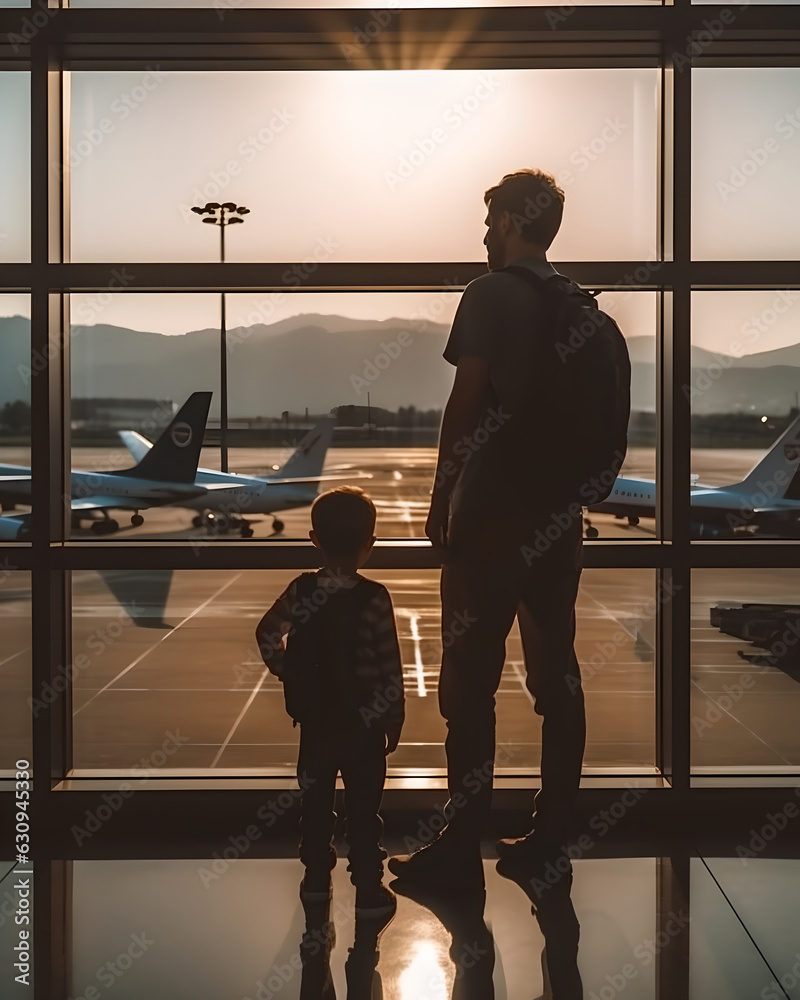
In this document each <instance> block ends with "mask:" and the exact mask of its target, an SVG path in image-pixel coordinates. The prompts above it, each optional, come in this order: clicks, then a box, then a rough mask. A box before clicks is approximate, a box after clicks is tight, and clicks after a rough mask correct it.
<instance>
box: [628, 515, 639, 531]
mask: <svg viewBox="0 0 800 1000" xmlns="http://www.w3.org/2000/svg"><path fill="white" fill-rule="evenodd" d="M638 523H639V518H638V517H636V515H635V514H633V515H631V517H629V518H628V524H629V525H630V526H631V527H632V528H635V527H636V525H637V524H638Z"/></svg>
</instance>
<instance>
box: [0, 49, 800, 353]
mask: <svg viewBox="0 0 800 1000" xmlns="http://www.w3.org/2000/svg"><path fill="white" fill-rule="evenodd" d="M27 88H28V81H27V76H26V75H25V74H20V73H4V74H0V121H2V124H3V126H4V132H5V134H6V135H15V136H20V137H22V138H21V140H20V142H19V143H17V142H14V143H4V144H2V145H0V210H1V214H0V260H3V259H5V260H22V259H25V257H26V255H27V253H28V228H27V226H28V215H29V212H28V203H29V197H28V188H27V172H28V163H27V138H26V136H27V131H28V107H27ZM693 93H694V121H695V133H696V136H695V149H694V156H695V171H694V182H693V190H694V198H693V200H694V204H695V208H696V215H695V240H694V247H695V253H696V254H697V255H698V256H711V257H725V256H727V257H729V258H730V257H733V258H735V257H739V258H743V257H746V256H748V255H750V256H752V257H754V258H759V257H761V258H765V257H769V256H773V257H789V258H794V257H797V249H798V245H799V240H800V237H798V232H800V199H798V198H797V197H796V196H795V195H796V191H797V190H798V180H800V107H798V105H800V69H795V68H770V69H746V70H741V69H739V70H724V69H723V70H719V69H714V70H695V71H694V91H693ZM656 99H657V72H656V71H655V70H560V71H558V70H536V71H531V70H519V71H516V70H515V71H491V72H488V71H487V72H478V71H460V70H459V71H447V72H445V71H440V70H425V71H389V72H377V71H376V72H357V73H348V72H330V73H325V74H322V73H319V72H280V71H278V72H270V73H265V72H260V73H259V72H254V73H245V72H234V73H231V72H224V73H210V72H208V73H171V74H166V75H162V74H160V73H159V71H158V70H157V69H156V70H155V71H154V72H150V73H139V72H136V73H74V74H72V125H71V133H70V150H71V153H70V158H71V161H72V170H71V173H72V221H73V259H75V260H87V261H103V260H113V261H129V262H133V263H131V264H129V266H128V271H129V273H130V274H131V275H133V278H132V281H131V286H130V287H131V289H135V284H136V282H135V274H136V267H135V261H136V260H144V259H149V260H164V261H171V260H188V261H192V260H197V261H200V260H214V259H216V258H217V253H218V230H217V229H216V227H211V226H204V225H202V223H201V222H200V220H199V218H198V217H197V216H195V215H194V214H192V213H191V212H189V210H188V209H189V207H190V206H191V205H192V204H195V203H198V202H199V203H201V204H202V203H204V202H205V201H206V200H209V199H212V200H228V199H234V200H236V201H238V203H240V204H241V203H244V204H246V205H247V206H248V207H250V208H251V209H252V212H251V214H250V215H249V216H248V217H247V218H246V221H245V223H244V225H242V226H237V227H231V228H230V229H229V231H228V238H227V242H228V259H229V260H242V261H245V260H247V261H258V260H303V259H305V260H307V261H308V262H309V263H311V262H313V261H314V260H317V259H318V260H330V261H357V260H362V259H363V260H385V261H403V260H429V261H435V260H448V259H453V260H480V261H483V260H485V251H484V248H483V245H482V240H483V235H484V232H485V228H484V225H483V219H484V215H485V210H484V206H483V201H482V192H483V191H484V190H485V188H486V187H487V186H489V185H490V184H492V183H495V182H496V181H497V180H499V178H500V177H501V176H502V174H503V173H504V172H505V171H507V170H509V169H515V168H517V167H519V166H521V165H530V164H539V165H542V166H544V167H546V168H548V169H551V170H552V171H553V172H554V173H555V174H556V176H557V178H558V179H559V180H560V181H561V183H562V186H563V187H564V188H565V192H566V197H567V202H566V210H565V218H564V224H563V227H562V231H561V233H560V234H559V236H558V237H557V239H556V242H555V243H554V245H553V247H552V248H551V257H552V258H553V259H554V260H558V259H584V260H587V259H637V258H640V259H641V258H643V259H646V258H649V257H652V256H653V250H654V242H655V226H654V220H655V212H656V190H657V175H656V165H655V157H656V128H657V116H656ZM795 111H796V114H795ZM795 122H796V123H797V125H796V126H795V124H794V123H795ZM734 123H735V127H733V126H734ZM21 152H22V155H20V154H21ZM748 160H753V161H754V162H755V161H756V160H759V161H763V162H762V163H760V165H759V164H756V167H757V169H753V168H751V167H749V166H748V165H747V161H748ZM736 170H742V171H744V173H746V174H747V176H744V174H742V181H741V183H739V175H738V174H736ZM737 185H738V186H737ZM728 187H730V188H731V190H728ZM745 236H746V238H745ZM288 280H293V279H292V278H291V277H289V279H288ZM774 300H775V293H773V292H736V293H727V292H724V293H722V292H721V293H697V294H696V295H695V297H694V303H693V306H694V308H693V342H694V343H696V344H700V345H702V346H704V347H707V348H708V349H710V350H715V351H719V352H721V353H730V352H731V350H732V349H733V348H732V344H736V343H737V342H741V341H742V340H743V338H742V331H743V330H744V329H745V328H746V329H747V330H749V331H750V334H749V336H747V337H745V338H744V342H743V345H742V349H740V350H739V353H749V352H751V351H762V350H771V349H774V348H775V347H779V346H784V345H786V344H790V343H795V342H797V341H798V340H800V337H798V335H797V326H798V323H797V317H798V310H797V308H796V303H795V301H794V299H792V300H791V301H788V302H784V301H781V303H779V308H778V309H775V308H773V306H774ZM23 301H24V300H22V299H20V298H17V297H14V296H3V297H1V298H0V314H9V313H14V312H23V311H24V305H23V304H21V303H23ZM654 302H655V298H654V296H652V295H644V294H636V295H618V296H616V307H617V309H618V310H619V312H618V316H619V319H620V323H621V325H622V326H623V329H624V330H625V332H626V334H628V335H630V336H635V335H641V334H649V333H652V332H653V331H654V311H653V310H654V305H653V304H654ZM456 303H457V296H456V295H454V294H452V293H350V292H346V293H336V292H325V293H310V292H305V291H303V290H302V283H301V284H300V286H299V289H295V290H292V289H288V288H287V290H286V293H285V295H284V296H283V300H282V301H280V300H279V299H278V297H277V296H276V295H275V293H270V292H262V293H256V294H253V295H229V296H228V312H229V318H228V321H229V325H231V326H235V325H238V324H239V323H242V324H245V325H249V323H252V322H257V321H263V322H272V321H275V320H278V319H282V318H284V317H286V316H287V315H292V314H296V313H300V312H318V313H323V314H325V313H336V314H339V315H345V316H350V317H354V318H374V319H385V318H389V317H393V316H400V317H403V318H411V317H415V316H424V317H427V318H429V319H436V320H440V321H442V322H445V323H449V321H450V319H451V317H452V313H453V311H454V309H455V306H456ZM73 307H74V309H73V319H74V321H75V322H82V323H91V322H105V323H115V324H118V325H122V326H129V327H132V328H134V329H143V330H156V331H159V332H163V333H183V332H185V331H187V330H192V329H198V328H201V327H206V326H216V325H217V324H218V322H219V320H218V315H219V297H218V296H217V295H203V294H200V293H191V294H189V293H187V294H176V295H167V294H162V295H155V294H150V293H138V294H125V295H123V294H118V295H113V296H109V295H108V293H103V292H100V293H94V294H91V295H85V296H77V295H76V296H74V297H73ZM754 320H755V321H756V322H755V329H756V330H757V335H754V334H753V328H754V327H753V323H754Z"/></svg>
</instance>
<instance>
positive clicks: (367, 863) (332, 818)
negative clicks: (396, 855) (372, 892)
mask: <svg viewBox="0 0 800 1000" xmlns="http://www.w3.org/2000/svg"><path fill="white" fill-rule="evenodd" d="M384 746H385V737H384V734H383V733H382V732H378V731H373V730H370V729H364V728H363V727H362V728H355V727H354V728H353V729H351V730H350V731H348V732H337V731H335V730H334V729H332V728H331V727H329V726H324V725H323V727H315V726H309V725H304V726H301V727H300V753H299V755H298V758H297V780H298V782H299V783H300V788H301V789H302V790H303V795H302V799H301V811H300V860H301V861H302V862H303V864H304V865H305V866H306V867H307V868H316V869H322V870H323V871H328V870H329V869H331V868H333V866H334V865H335V864H336V849H335V847H334V843H333V831H334V825H335V823H336V813H335V812H334V811H333V806H334V797H335V792H336V777H337V774H338V773H339V772H340V771H341V774H342V782H343V783H344V789H345V791H344V801H345V808H346V810H347V842H348V844H349V850H348V854H347V857H348V861H349V864H348V866H347V870H348V871H349V872H350V873H351V875H350V878H351V881H352V882H353V884H354V885H356V886H358V885H371V884H374V883H375V881H376V879H377V880H378V881H380V879H381V878H382V877H383V860H384V858H385V857H386V851H384V850H383V848H382V846H381V835H382V833H383V821H382V820H381V817H380V815H379V812H378V810H379V809H380V805H381V799H382V797H383V783H384V780H385V778H386V755H385V752H384Z"/></svg>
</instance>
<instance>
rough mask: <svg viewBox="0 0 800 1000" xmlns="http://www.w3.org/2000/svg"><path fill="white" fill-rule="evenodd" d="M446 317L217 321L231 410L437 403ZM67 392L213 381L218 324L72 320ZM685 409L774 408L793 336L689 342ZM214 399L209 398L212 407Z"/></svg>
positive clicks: (248, 413)
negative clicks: (724, 349) (168, 331)
mask: <svg viewBox="0 0 800 1000" xmlns="http://www.w3.org/2000/svg"><path fill="white" fill-rule="evenodd" d="M448 331H449V327H448V326H447V325H446V324H439V323H433V322H427V323H426V324H424V325H423V324H421V323H419V322H417V321H415V320H404V319H401V318H393V319H387V320H383V321H375V320H356V319H349V318H347V317H344V316H337V315H319V314H310V313H304V314H300V315H297V316H293V317H290V318H288V319H284V320H280V321H278V322H276V323H270V324H265V323H257V324H254V325H252V326H247V327H235V328H232V329H229V330H228V391H229V415H230V417H231V419H237V418H247V417H256V416H263V417H277V416H280V414H281V412H282V411H284V410H290V411H292V412H295V413H296V412H302V410H303V408H304V407H308V409H309V411H310V412H317V413H319V412H325V411H327V410H329V409H330V408H331V407H333V406H340V405H343V404H348V403H350V404H353V403H354V404H366V402H367V392H368V391H369V393H370V400H371V403H372V404H373V405H374V406H381V407H384V408H386V409H389V410H397V409H398V408H399V407H400V406H409V405H414V406H416V407H418V408H423V409H429V408H433V407H441V406H442V405H443V403H444V401H445V400H446V398H447V395H448V392H449V389H450V386H451V384H452V379H453V369H452V367H451V366H450V365H448V364H447V363H446V362H445V361H444V360H443V358H442V356H441V355H442V350H443V349H444V345H445V343H446V341H447V334H448ZM29 336H30V324H29V321H28V320H27V319H24V318H23V317H20V316H12V317H0V345H2V347H1V348H0V358H2V362H3V363H2V364H1V365H0V406H2V405H3V404H4V403H5V402H7V401H13V400H15V399H26V398H28V392H29V387H28V385H26V379H27V382H28V383H29V382H30V376H29V375H26V373H25V370H26V369H27V368H29V367H30V360H29V356H28V350H29V348H28V344H29ZM655 347H656V341H655V338H654V337H643V336H639V337H630V338H628V349H629V352H630V356H631V362H632V371H633V375H632V399H633V409H635V410H649V411H652V410H653V409H654V405H655ZM70 364H71V370H72V394H73V396H74V397H77V398H86V397H90V398H91V397H104V398H108V397H118V398H129V399H130V398H147V399H172V400H173V401H175V402H180V401H182V400H183V399H185V398H186V397H187V396H188V395H189V394H190V393H191V392H193V391H195V390H197V389H212V390H214V392H215V401H216V399H217V398H218V395H219V394H218V391H217V390H218V384H219V330H218V329H213V328H212V329H204V330H193V331H191V332H188V333H185V334H180V335H177V336H165V335H163V334H160V333H153V332H147V331H140V330H131V329H128V328H126V327H120V326H112V325H109V324H102V323H98V324H96V325H94V326H75V327H73V335H72V344H71V359H70ZM692 365H693V369H692V385H693V387H695V388H697V389H700V390H701V391H699V392H695V393H694V394H693V399H692V405H693V410H694V412H695V413H730V412H742V411H744V412H752V411H753V410H755V411H757V412H763V413H767V414H771V415H779V414H784V413H786V412H787V411H788V409H789V408H790V407H791V406H793V405H795V402H796V393H797V392H798V391H799V390H800V344H794V345H791V346H789V347H784V348H780V349H778V350H772V351H764V352H761V353H758V354H750V355H746V356H744V357H741V358H734V357H730V356H728V355H722V354H715V353H712V352H710V351H707V350H705V349H704V348H701V347H693V348H692ZM215 409H216V407H215V406H214V405H213V404H212V413H214V411H215Z"/></svg>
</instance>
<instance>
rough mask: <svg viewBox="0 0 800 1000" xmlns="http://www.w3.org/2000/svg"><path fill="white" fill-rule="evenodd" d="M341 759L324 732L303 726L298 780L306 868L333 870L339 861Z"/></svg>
mask: <svg viewBox="0 0 800 1000" xmlns="http://www.w3.org/2000/svg"><path fill="white" fill-rule="evenodd" d="M337 773H338V760H337V759H336V755H335V753H334V752H333V748H332V747H331V745H330V741H328V740H325V739H324V738H323V736H322V734H321V733H319V732H316V731H314V730H308V727H305V726H301V728H300V752H299V754H298V757H297V781H298V783H299V785H300V788H301V789H302V791H303V794H302V797H301V800H300V860H301V861H302V862H303V864H304V865H305V866H306V868H310V869H314V870H315V871H322V872H327V871H330V870H331V869H332V868H333V867H334V865H335V864H336V848H335V847H334V843H333V830H334V825H335V823H336V813H335V812H334V811H333V805H334V798H335V795H336V775H337Z"/></svg>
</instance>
